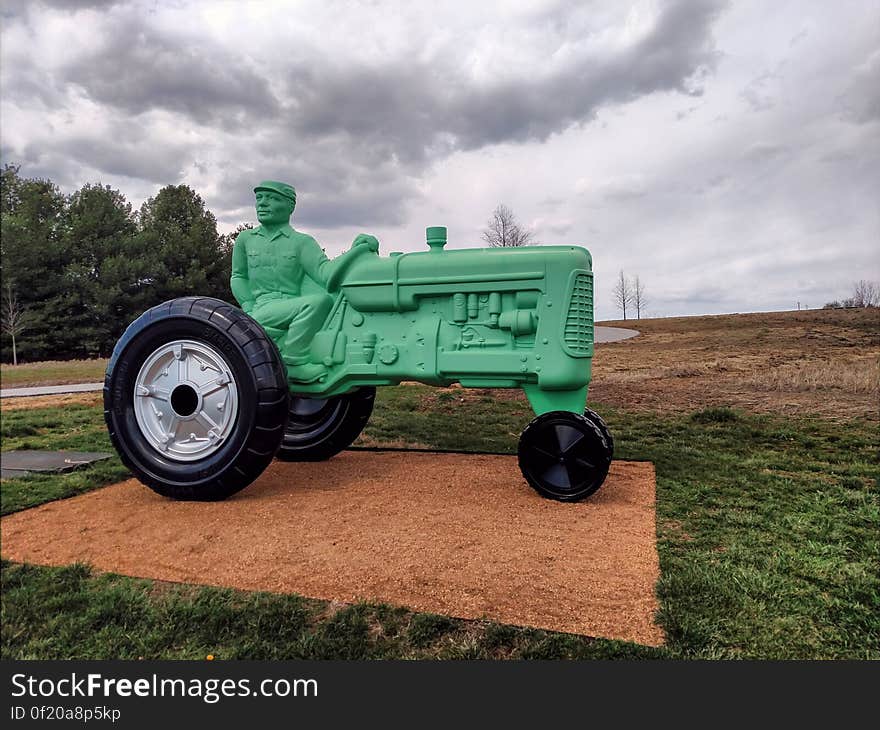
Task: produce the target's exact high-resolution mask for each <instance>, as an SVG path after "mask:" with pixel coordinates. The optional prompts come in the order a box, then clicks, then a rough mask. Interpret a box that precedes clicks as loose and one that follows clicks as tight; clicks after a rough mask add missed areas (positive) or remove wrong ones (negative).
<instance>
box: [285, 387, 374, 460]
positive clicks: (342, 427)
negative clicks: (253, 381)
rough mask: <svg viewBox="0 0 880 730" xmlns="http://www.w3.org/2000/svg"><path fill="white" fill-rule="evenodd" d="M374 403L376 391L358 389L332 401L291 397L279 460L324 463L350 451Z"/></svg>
mask: <svg viewBox="0 0 880 730" xmlns="http://www.w3.org/2000/svg"><path fill="white" fill-rule="evenodd" d="M375 399H376V389H375V388H358V389H357V390H355V391H352V392H351V393H346V394H344V395H337V396H334V397H333V398H307V397H305V396H297V395H293V396H291V398H290V413H289V415H288V419H287V428H286V429H285V430H284V439H283V440H282V442H281V447H280V448H279V449H278V453H277V456H278V458H279V459H283V460H285V461H323V460H324V459H329V458H330V457H331V456H334V455H336V454H338V453H339V452H340V451H342V450H343V449H346V448H348V447H349V446H351V444H352V443H353V442H354V440H355V439H356V438H357V437H358V436H359V435H360V433H361V431H363V430H364V426H366V425H367V421H368V420H369V418H370V414H371V413H372V412H373V401H374V400H375Z"/></svg>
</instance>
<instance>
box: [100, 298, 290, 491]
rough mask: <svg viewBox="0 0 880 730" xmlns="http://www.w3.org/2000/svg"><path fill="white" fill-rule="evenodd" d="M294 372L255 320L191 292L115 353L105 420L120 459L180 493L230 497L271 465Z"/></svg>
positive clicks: (147, 318)
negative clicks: (289, 371) (288, 370)
mask: <svg viewBox="0 0 880 730" xmlns="http://www.w3.org/2000/svg"><path fill="white" fill-rule="evenodd" d="M288 398H289V393H288V388H287V374H286V371H285V368H284V365H283V363H282V361H281V357H280V355H279V353H278V348H277V347H276V346H275V343H274V342H272V340H271V339H269V337H268V336H267V335H266V334H265V332H264V331H263V329H262V328H261V327H260V325H259V324H257V323H256V322H255V321H254V320H252V319H251V318H250V317H248V316H247V315H246V314H244V313H243V312H242V311H241V310H239V309H237V308H236V307H233V306H231V305H229V304H227V303H226V302H222V301H220V300H219V299H210V298H205V297H201V298H199V297H186V298H181V299H174V300H172V301H169V302H165V303H164V304H160V305H159V306H157V307H153V308H152V309H150V310H148V311H147V312H145V313H144V314H142V315H141V316H140V317H139V318H138V319H137V320H135V321H134V322H133V323H132V324H131V325H129V327H128V329H127V330H126V331H125V333H124V334H123V335H122V337H121V338H120V340H119V342H118V343H117V344H116V347H115V348H114V350H113V355H112V357H111V358H110V363H109V365H108V366H107V375H106V377H105V380H104V419H105V421H106V423H107V429H108V430H109V432H110V438H111V440H112V442H113V445H114V446H115V447H116V449H117V451H118V452H119V454H120V456H121V457H122V461H123V462H124V463H125V465H126V466H127V467H128V468H129V469H131V471H132V472H134V474H135V476H137V477H138V479H140V480H141V481H142V482H143V483H144V484H146V485H147V486H148V487H150V488H151V489H153V490H154V491H156V492H158V493H159V494H161V495H164V496H166V497H173V498H174V499H191V500H213V499H223V498H225V497H228V496H229V495H231V494H234V493H235V492H237V491H239V490H240V489H243V488H244V487H246V486H247V485H248V484H250V483H251V482H252V481H253V480H254V479H256V478H257V476H259V475H260V474H261V473H262V471H263V470H264V469H265V468H266V466H267V465H268V464H269V462H271V461H272V458H273V456H274V455H275V451H276V450H277V448H278V445H279V444H280V443H281V439H282V438H283V436H284V426H285V423H286V421H287V409H288Z"/></svg>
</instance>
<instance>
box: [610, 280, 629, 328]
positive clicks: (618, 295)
mask: <svg viewBox="0 0 880 730" xmlns="http://www.w3.org/2000/svg"><path fill="white" fill-rule="evenodd" d="M612 296H613V297H614V303H615V304H616V305H617V308H618V309H619V310H621V311H622V312H623V318H624V319H626V305H627V304H632V301H633V293H632V290H631V289H630V285H629V280H628V279H627V278H626V276H624V274H623V269H621V270H620V275H619V276H618V278H617V283H616V284H615V285H614V291H613V292H612Z"/></svg>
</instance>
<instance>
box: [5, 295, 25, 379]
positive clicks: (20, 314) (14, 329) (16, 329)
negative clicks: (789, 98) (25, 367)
mask: <svg viewBox="0 0 880 730" xmlns="http://www.w3.org/2000/svg"><path fill="white" fill-rule="evenodd" d="M25 327H27V312H26V311H25V308H24V307H23V306H22V305H21V303H20V302H19V301H18V295H17V294H16V293H15V290H14V289H13V288H12V284H8V283H7V284H6V286H5V287H4V288H3V301H2V312H0V329H2V330H3V334H6V335H9V336H10V337H11V338H12V364H13V365H18V351H17V349H16V346H15V338H16V337H18V335H20V334H21V333H22V332H23V331H24V329H25Z"/></svg>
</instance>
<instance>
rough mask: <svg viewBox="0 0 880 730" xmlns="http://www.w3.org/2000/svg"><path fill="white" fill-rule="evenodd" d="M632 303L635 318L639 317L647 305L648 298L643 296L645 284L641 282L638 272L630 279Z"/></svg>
mask: <svg viewBox="0 0 880 730" xmlns="http://www.w3.org/2000/svg"><path fill="white" fill-rule="evenodd" d="M632 303H633V306H634V307H635V308H636V319H641V318H642V312H643V311H644V309H645V307H646V306H647V305H648V298H647V297H646V296H645V285H644V284H642V280H641V279H639V275H638V274H636V275H635V276H634V277H633V280H632Z"/></svg>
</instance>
